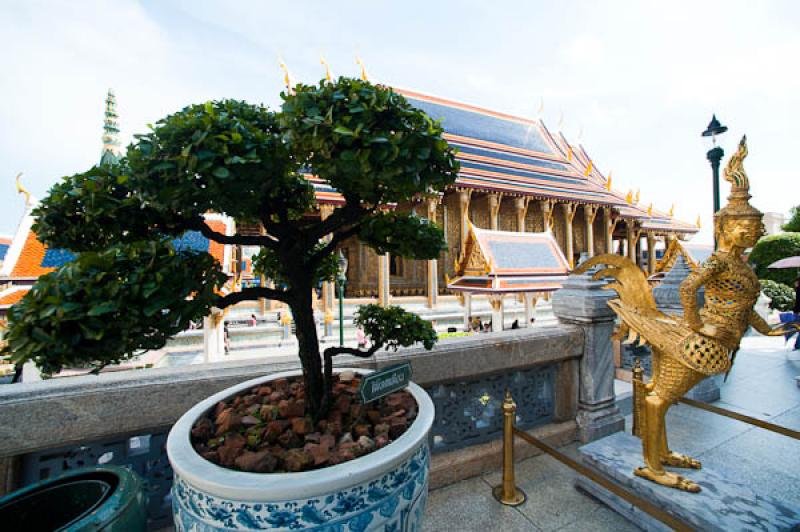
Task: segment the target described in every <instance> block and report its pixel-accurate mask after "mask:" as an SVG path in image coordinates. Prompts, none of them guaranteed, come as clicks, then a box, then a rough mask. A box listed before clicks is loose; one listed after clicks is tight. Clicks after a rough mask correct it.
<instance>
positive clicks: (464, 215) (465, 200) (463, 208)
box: [458, 190, 472, 253]
mask: <svg viewBox="0 0 800 532" xmlns="http://www.w3.org/2000/svg"><path fill="white" fill-rule="evenodd" d="M471 197H472V191H471V190H459V191H458V214H459V224H460V226H461V243H460V247H461V253H464V246H466V245H467V233H468V232H469V202H470V199H471Z"/></svg>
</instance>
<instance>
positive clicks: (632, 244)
mask: <svg viewBox="0 0 800 532" xmlns="http://www.w3.org/2000/svg"><path fill="white" fill-rule="evenodd" d="M625 225H626V229H627V231H626V241H627V242H626V251H627V255H628V258H629V259H631V260H632V261H633V263H634V264H636V265H638V264H639V263H638V261H637V260H636V231H635V230H634V229H633V222H632V221H631V220H625Z"/></svg>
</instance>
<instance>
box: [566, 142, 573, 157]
mask: <svg viewBox="0 0 800 532" xmlns="http://www.w3.org/2000/svg"><path fill="white" fill-rule="evenodd" d="M567 160H568V161H572V144H570V145H569V150H568V151H567Z"/></svg>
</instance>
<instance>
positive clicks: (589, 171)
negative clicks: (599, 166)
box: [583, 159, 592, 177]
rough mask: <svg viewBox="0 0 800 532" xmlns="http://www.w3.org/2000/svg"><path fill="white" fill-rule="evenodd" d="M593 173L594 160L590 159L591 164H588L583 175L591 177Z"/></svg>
mask: <svg viewBox="0 0 800 532" xmlns="http://www.w3.org/2000/svg"><path fill="white" fill-rule="evenodd" d="M591 173H592V160H591V159H589V164H587V165H586V170H584V172H583V175H584V177H589V175H591Z"/></svg>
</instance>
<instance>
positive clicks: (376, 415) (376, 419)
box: [367, 410, 381, 425]
mask: <svg viewBox="0 0 800 532" xmlns="http://www.w3.org/2000/svg"><path fill="white" fill-rule="evenodd" d="M367 419H369V421H370V423H372V424H373V425H377V424H378V423H380V422H381V413H380V411H379V410H367Z"/></svg>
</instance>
